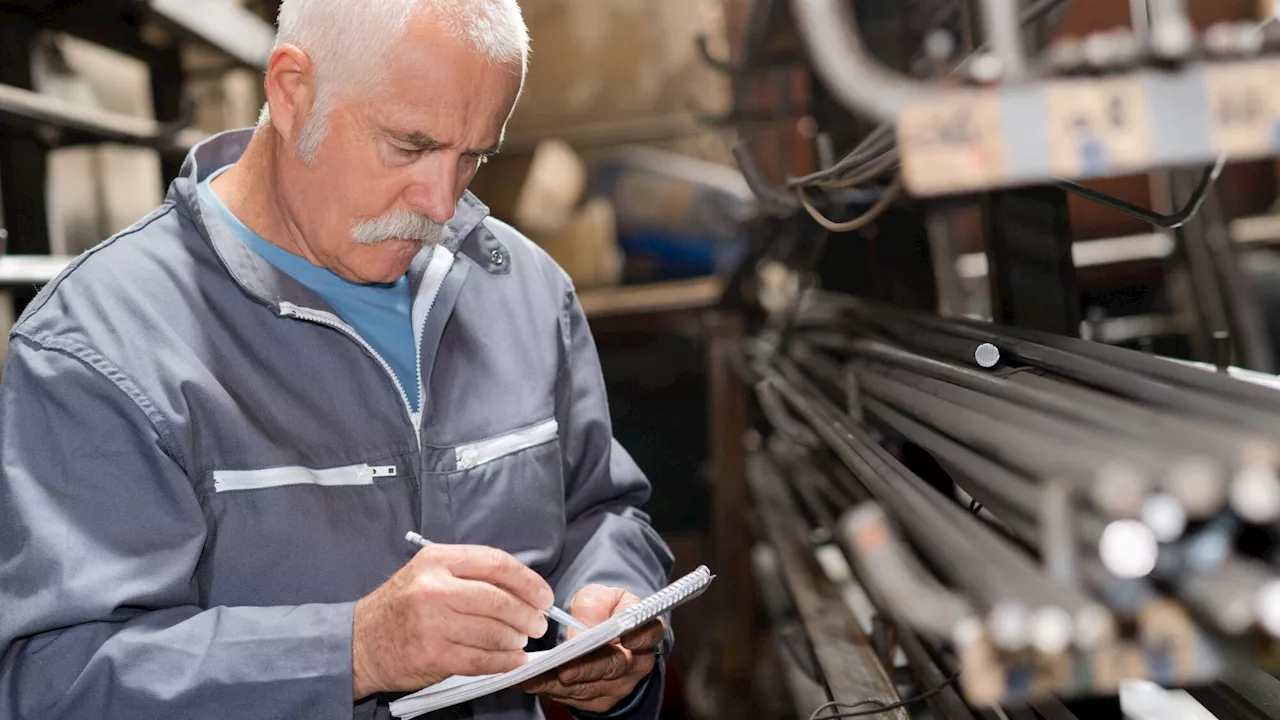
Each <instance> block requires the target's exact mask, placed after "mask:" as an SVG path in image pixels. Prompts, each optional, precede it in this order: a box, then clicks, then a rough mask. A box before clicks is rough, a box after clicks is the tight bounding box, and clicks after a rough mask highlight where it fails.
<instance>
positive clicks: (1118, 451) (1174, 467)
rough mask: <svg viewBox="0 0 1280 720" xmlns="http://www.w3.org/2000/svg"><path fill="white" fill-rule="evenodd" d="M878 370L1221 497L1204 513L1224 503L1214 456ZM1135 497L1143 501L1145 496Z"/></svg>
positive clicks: (1168, 483) (1222, 477)
mask: <svg viewBox="0 0 1280 720" xmlns="http://www.w3.org/2000/svg"><path fill="white" fill-rule="evenodd" d="M870 367H873V368H874V367H875V366H870ZM876 371H877V372H883V374H885V375H887V376H888V377H892V378H894V379H896V380H899V381H901V382H902V383H904V384H907V385H910V386H911V387H914V388H916V389H918V390H921V391H925V392H928V393H929V394H931V395H933V396H935V397H938V398H941V399H943V400H946V401H948V402H951V403H955V404H957V405H960V406H963V407H967V408H969V409H972V410H975V411H977V412H979V413H982V414H984V415H986V416H988V417H992V418H998V419H1000V420H1003V421H1005V422H1009V423H1013V424H1015V425H1017V426H1019V427H1021V428H1023V429H1027V430H1032V431H1035V432H1038V433H1042V434H1043V435H1044V436H1046V437H1053V438H1054V439H1055V440H1056V441H1058V442H1059V443H1064V444H1068V445H1071V446H1073V447H1074V448H1075V449H1076V450H1077V451H1082V452H1088V453H1090V454H1092V455H1094V456H1096V457H1099V458H1103V459H1104V460H1103V462H1109V461H1110V460H1106V459H1107V458H1109V459H1111V460H1120V461H1123V462H1126V463H1130V464H1132V465H1133V466H1134V467H1135V468H1138V469H1139V470H1140V471H1141V472H1142V473H1143V474H1145V475H1149V476H1150V477H1152V478H1153V479H1156V480H1157V481H1159V482H1160V484H1161V485H1162V486H1164V487H1167V488H1170V489H1171V491H1180V490H1182V489H1191V490H1190V494H1191V495H1192V496H1193V498H1192V499H1193V500H1195V499H1197V496H1198V495H1205V494H1209V495H1212V496H1213V497H1216V498H1218V504H1217V505H1215V506H1212V507H1210V508H1208V510H1207V511H1206V512H1204V513H1201V514H1202V515H1205V514H1208V513H1209V512H1215V511H1217V510H1218V509H1220V508H1221V506H1222V501H1223V499H1224V497H1225V494H1226V493H1225V488H1226V473H1225V471H1224V470H1223V468H1222V466H1221V465H1219V464H1218V463H1215V462H1214V461H1213V459H1212V458H1206V457H1203V456H1197V455H1188V454H1187V453H1185V452H1183V451H1181V450H1180V449H1179V448H1177V447H1176V446H1174V445H1172V444H1170V443H1167V442H1164V441H1163V440H1161V441H1156V442H1151V443H1134V442H1131V441H1126V440H1125V439H1124V438H1123V437H1116V436H1115V435H1114V434H1112V433H1109V432H1107V431H1106V430H1105V429H1104V428H1101V427H1099V426H1098V425H1097V424H1096V423H1092V422H1088V421H1086V422H1078V421H1073V420H1071V419H1069V418H1062V417H1061V416H1058V415H1054V414H1049V413H1045V412H1042V411H1039V410H1032V409H1028V408H1027V407H1025V406H1022V405H1018V404H1015V403H1011V402H1009V401H1008V400H1007V399H1004V398H999V397H995V396H993V395H989V394H984V393H980V392H976V391H974V390H971V389H968V388H965V387H961V386H958V385H952V384H949V383H946V382H943V381H940V380H935V379H933V378H930V377H927V376H922V375H917V374H912V373H911V372H910V371H908V370H904V369H891V368H885V369H884V370H879V369H877V370H876ZM1135 500H1137V501H1138V502H1144V501H1145V498H1139V499H1135ZM1139 510H1140V508H1139ZM1129 514H1132V513H1129Z"/></svg>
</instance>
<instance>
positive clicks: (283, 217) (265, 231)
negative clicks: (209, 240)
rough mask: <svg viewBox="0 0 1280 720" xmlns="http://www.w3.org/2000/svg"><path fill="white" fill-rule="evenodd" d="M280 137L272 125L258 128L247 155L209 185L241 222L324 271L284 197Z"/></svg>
mask: <svg viewBox="0 0 1280 720" xmlns="http://www.w3.org/2000/svg"><path fill="white" fill-rule="evenodd" d="M279 145H280V135H279V133H277V132H276V131H275V129H274V128H272V127H271V126H270V125H268V126H265V127H261V128H259V129H258V130H257V131H256V132H255V133H254V134H253V138H252V139H251V140H250V141H249V146H248V147H247V148H246V149H245V151H244V154H243V155H241V156H240V159H239V160H237V161H236V163H235V164H234V165H232V166H231V167H230V168H227V171H226V172H224V173H222V174H221V175H219V176H218V177H216V178H214V179H213V181H212V182H211V183H210V186H211V187H212V188H213V191H214V192H215V193H217V195H218V197H219V198H220V199H221V200H222V202H223V203H224V204H225V205H226V206H227V209H228V210H230V211H231V212H232V214H234V215H235V216H236V217H237V218H238V219H239V220H240V222H242V223H244V224H245V226H246V227H248V228H249V229H250V230H252V231H253V232H255V233H257V234H258V235H259V236H260V237H262V238H263V239H265V240H266V241H267V242H269V243H271V244H272V245H275V246H277V247H279V248H282V249H284V250H287V251H288V252H291V253H293V254H294V255H297V256H299V257H302V258H305V259H306V260H307V261H308V262H310V263H311V264H313V265H320V266H322V267H323V265H322V263H320V262H319V261H318V260H317V258H316V257H315V256H314V255H313V254H312V253H311V251H310V248H308V246H307V243H306V242H305V241H304V240H303V236H302V230H301V228H299V227H298V225H297V223H296V222H295V221H294V220H293V217H292V215H291V213H290V212H289V209H288V204H287V203H286V202H285V199H284V197H283V196H282V194H281V188H282V185H281V183H280V168H279V161H278V159H277V158H278V155H279V151H280V147H279Z"/></svg>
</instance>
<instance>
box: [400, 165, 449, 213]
mask: <svg viewBox="0 0 1280 720" xmlns="http://www.w3.org/2000/svg"><path fill="white" fill-rule="evenodd" d="M454 180H455V178H454V177H453V173H452V172H450V171H448V170H445V169H443V168H435V169H432V170H430V171H428V170H427V169H425V168H424V170H423V171H422V172H419V173H416V174H415V177H414V178H413V181H412V184H410V186H409V188H408V189H407V190H406V191H405V198H404V199H405V203H406V204H407V205H408V206H409V208H410V209H411V210H413V211H414V212H416V213H420V214H422V215H426V216H427V217H429V218H431V219H432V220H434V221H435V222H437V223H440V224H441V225H443V224H445V223H447V222H449V220H451V219H452V218H453V214H454V211H455V209H456V208H457V205H458V196H457V194H456V193H455V192H454V186H455V185H456V184H457V183H455V182H454Z"/></svg>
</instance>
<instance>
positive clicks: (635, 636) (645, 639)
mask: <svg viewBox="0 0 1280 720" xmlns="http://www.w3.org/2000/svg"><path fill="white" fill-rule="evenodd" d="M666 634H667V626H666V624H665V623H664V622H663V621H662V620H661V619H655V620H652V621H650V622H647V623H645V624H644V625H642V626H640V627H638V628H636V629H635V630H632V631H631V632H629V633H627V634H626V635H623V636H622V647H624V648H626V649H628V650H631V651H633V652H646V651H650V650H654V649H655V648H657V647H658V646H659V645H661V644H662V641H663V639H664V638H665V637H666Z"/></svg>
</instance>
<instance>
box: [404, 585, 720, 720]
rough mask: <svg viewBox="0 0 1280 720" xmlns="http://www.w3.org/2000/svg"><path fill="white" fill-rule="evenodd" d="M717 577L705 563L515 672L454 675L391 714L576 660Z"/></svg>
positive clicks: (471, 694)
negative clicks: (466, 675)
mask: <svg viewBox="0 0 1280 720" xmlns="http://www.w3.org/2000/svg"><path fill="white" fill-rule="evenodd" d="M714 579H715V576H714V575H712V574H711V571H710V570H708V569H707V567H706V566H705V565H704V566H702V567H699V568H698V569H697V570H694V571H693V572H691V573H689V574H688V575H685V576H684V577H682V578H680V579H679V580H677V581H675V582H673V583H671V584H670V585H668V586H667V587H665V588H663V589H662V590H659V591H658V592H656V593H654V594H652V595H650V596H649V597H647V598H645V599H643V600H641V601H640V602H638V603H636V604H635V605H632V606H631V607H629V608H627V609H626V610H624V611H622V612H620V613H618V614H617V615H615V616H613V617H611V618H609V619H608V620H606V621H605V622H603V623H601V624H600V625H597V626H595V627H593V628H591V629H590V630H587V631H586V632H583V633H582V634H580V635H577V636H575V637H573V638H572V639H570V640H567V641H566V642H564V643H562V644H560V645H558V646H556V647H555V648H554V649H552V650H546V651H543V652H532V653H528V654H527V658H526V661H525V664H524V665H522V666H521V667H519V668H517V669H515V670H512V671H510V672H506V673H501V674H498V675H481V676H476V677H464V676H454V677H451V678H449V679H447V680H445V681H444V682H440V683H437V684H435V685H432V686H431V687H428V688H425V689H423V690H420V691H418V692H416V693H414V694H412V695H408V696H406V697H403V698H400V699H399V700H396V701H395V702H393V703H391V714H392V715H394V716H396V717H397V718H401V720H409V719H410V718H415V717H417V716H419V715H423V714H426V713H429V712H433V711H435V710H439V709H441V708H445V707H449V706H451V705H457V704H458V703H463V702H467V701H469V700H474V699H475V698H478V697H483V696H485V695H489V694H491V693H494V692H497V691H499V690H503V689H506V688H510V687H515V686H517V685H519V684H521V683H524V682H526V681H528V680H532V679H533V678H535V677H537V676H539V675H541V674H543V673H545V672H547V671H549V670H552V669H554V668H557V667H560V666H561V665H563V664H565V663H567V662H571V661H573V660H576V659H578V658H580V657H582V656H583V655H586V654H588V653H590V652H592V651H593V650H596V649H597V648H600V647H603V646H605V645H608V644H609V643H610V642H612V641H613V640H614V638H617V637H620V636H622V635H625V634H627V633H628V632H630V631H632V630H635V629H636V628H638V627H640V626H641V625H644V624H645V623H647V622H649V621H650V620H653V619H654V618H656V617H658V616H659V615H661V614H663V613H665V612H667V611H669V610H672V609H674V608H676V607H678V606H680V605H683V604H684V603H686V602H688V601H690V600H692V599H693V598H696V597H698V596H699V595H701V594H702V593H703V592H704V591H706V589H707V587H709V586H710V585H711V581H712V580H714Z"/></svg>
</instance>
